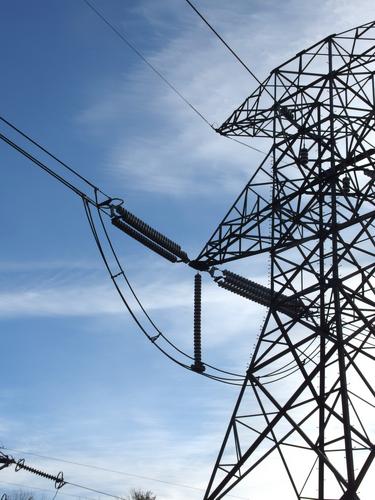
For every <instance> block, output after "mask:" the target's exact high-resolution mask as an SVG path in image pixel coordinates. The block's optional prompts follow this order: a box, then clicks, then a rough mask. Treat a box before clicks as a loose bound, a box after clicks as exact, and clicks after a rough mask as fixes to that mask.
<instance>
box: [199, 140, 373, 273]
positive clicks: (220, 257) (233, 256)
mask: <svg viewBox="0 0 375 500" xmlns="http://www.w3.org/2000/svg"><path fill="white" fill-rule="evenodd" d="M374 156H375V148H369V149H368V150H366V151H362V152H360V153H357V154H354V155H350V156H348V157H347V158H344V159H343V158H341V159H338V162H337V164H336V166H335V169H334V171H333V170H332V169H330V168H329V169H326V170H325V171H323V172H322V173H321V175H320V176H317V175H315V176H312V175H311V176H310V175H308V176H306V177H305V179H304V180H303V182H302V183H300V186H299V187H298V188H297V189H296V190H295V191H292V192H291V193H289V194H286V195H284V196H283V197H280V198H279V199H277V200H276V201H273V202H267V201H266V199H265V196H264V195H260V194H257V193H256V192H255V189H256V188H257V187H258V184H257V183H254V182H250V183H249V184H248V185H247V186H246V187H245V189H244V190H243V191H242V193H241V194H240V196H239V197H238V198H237V200H236V201H235V203H234V204H233V205H232V207H231V209H230V210H229V212H228V213H227V215H226V216H225V218H224V219H223V221H222V222H221V223H220V225H219V226H218V228H217V229H216V231H215V233H214V234H213V235H212V237H211V238H210V240H209V241H208V242H207V243H206V245H205V247H204V248H203V250H202V251H201V253H200V254H199V256H198V257H197V259H196V260H194V261H191V262H190V265H191V266H192V267H196V268H198V269H208V268H209V267H211V266H215V265H219V264H223V263H225V262H230V261H234V260H238V259H243V258H245V257H249V256H252V255H257V254H260V253H265V252H269V251H272V250H282V249H287V248H292V247H294V246H297V245H300V244H302V243H305V242H307V241H311V240H314V239H318V238H319V237H321V236H322V230H321V229H319V228H317V229H316V230H315V231H312V230H310V231H309V233H308V234H307V235H306V236H301V232H300V231H297V230H298V229H299V228H300V227H301V226H303V224H304V223H303V219H304V217H305V216H306V215H307V214H308V212H309V210H310V209H311V203H310V204H307V205H306V206H305V207H304V208H303V209H300V211H299V212H293V211H292V210H290V207H291V205H292V203H293V202H297V201H298V199H299V198H302V197H303V196H304V194H305V193H306V192H311V193H313V192H314V191H315V190H316V189H317V187H318V186H319V185H320V184H321V183H322V182H323V183H324V184H326V185H327V186H329V185H330V183H332V180H333V179H335V178H337V179H339V178H340V175H341V174H342V172H343V171H344V170H345V169H348V168H353V169H356V170H362V171H363V172H364V174H365V175H366V176H368V177H370V178H371V181H369V183H368V184H369V185H370V184H371V183H372V180H373V177H374V176H375V168H374V167H375V165H374V161H373V157H374ZM358 164H361V165H360V166H358ZM364 166H371V167H373V168H372V170H370V169H367V168H364ZM373 172H374V173H373ZM326 194H328V191H327V193H326ZM360 196H362V197H363V198H365V197H368V199H369V200H370V201H372V202H373V199H372V200H371V197H369V195H368V193H367V191H364V192H363V193H362V194H360V193H359V194H358V196H357V198H359V197H360ZM275 211H278V212H279V213H284V216H285V227H284V230H283V232H282V233H281V234H280V236H279V238H278V239H277V240H275V239H274V240H273V241H271V238H270V235H269V221H270V219H271V217H272V214H273V213H274V212H275ZM374 217H375V211H374V210H367V211H366V212H364V213H360V214H359V213H356V212H353V213H352V214H351V215H350V217H348V219H347V220H346V221H343V222H340V223H339V224H336V226H335V227H333V226H332V225H330V224H327V225H326V226H325V228H324V236H329V234H331V232H332V230H336V231H337V230H341V229H346V228H348V227H350V226H352V225H355V224H357V223H359V222H362V221H365V220H366V219H369V218H374Z"/></svg>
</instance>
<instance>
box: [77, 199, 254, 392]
mask: <svg viewBox="0 0 375 500" xmlns="http://www.w3.org/2000/svg"><path fill="white" fill-rule="evenodd" d="M82 201H83V205H84V210H85V214H86V217H87V220H88V223H89V227H90V229H91V232H92V234H93V237H94V240H95V243H96V245H97V248H98V250H99V253H100V256H101V258H102V260H103V262H104V265H105V267H106V269H107V271H108V274H109V276H110V278H111V280H112V282H113V284H114V286H115V288H116V290H117V292H118V294H119V296H120V298H121V300H122V302H123V303H124V305H125V307H126V308H127V310H128V312H129V313H130V315H131V317H132V318H133V320H134V321H135V323H136V324H137V326H138V328H139V329H140V330H141V332H142V333H143V334H144V335H145V336H146V337H147V338H148V340H150V341H151V342H152V343H153V344H154V345H155V347H156V348H157V349H159V351H161V352H162V354H164V355H165V356H167V358H168V359H169V360H171V361H173V362H174V363H176V364H178V365H179V366H181V367H182V368H185V369H187V370H190V371H191V370H192V368H191V362H192V361H194V358H193V357H192V356H190V355H189V354H188V353H186V352H185V351H183V350H182V349H180V348H179V347H178V346H176V345H175V344H174V343H173V342H172V341H171V340H170V339H169V338H168V337H167V336H166V335H165V334H164V333H163V332H162V331H161V330H160V329H159V328H158V327H157V325H156V324H155V322H154V321H153V319H152V318H151V317H150V315H149V313H148V312H147V311H146V309H145V308H144V306H143V304H142V302H141V301H140V299H139V297H138V296H137V294H136V293H135V290H134V288H133V287H132V285H131V284H130V282H129V279H128V278H127V276H126V273H125V271H124V268H123V266H122V264H121V262H120V260H119V257H118V255H117V252H116V250H115V248H114V246H113V243H112V241H111V238H110V236H109V234H108V231H107V228H106V225H105V222H104V219H103V216H102V213H101V211H100V210H98V218H99V221H100V225H101V229H102V232H103V234H104V237H105V240H106V242H107V244H108V247H109V249H110V253H111V255H112V257H113V258H114V261H115V262H116V265H117V267H118V271H119V272H113V271H112V268H111V265H110V263H109V261H108V258H107V256H106V253H105V251H104V248H103V245H102V243H101V240H100V237H99V234H98V230H97V228H96V224H95V221H94V217H93V214H92V212H91V207H90V204H89V203H88V202H87V200H86V199H85V198H82ZM120 276H121V277H122V278H123V279H124V281H125V283H126V285H127V287H128V288H129V290H130V292H131V294H132V296H133V297H134V299H135V301H136V303H137V305H138V306H139V308H140V310H141V311H142V313H143V314H144V315H145V317H146V319H147V320H148V321H149V323H150V325H151V326H152V328H153V329H154V330H155V333H156V335H151V334H150V333H149V332H148V331H147V330H146V328H145V327H144V325H143V324H142V323H141V321H140V319H139V318H138V317H137V315H136V314H135V312H134V311H133V309H132V307H131V305H130V304H129V301H128V300H127V299H126V297H125V295H124V293H123V291H122V290H121V288H120V285H119V283H118V282H117V278H118V277H120ZM159 338H160V339H162V340H163V341H165V343H166V344H167V345H169V346H170V347H171V348H172V349H173V350H174V351H176V352H177V353H178V354H180V355H182V356H183V357H185V358H186V359H187V360H188V362H190V363H189V364H187V363H184V362H182V361H180V360H179V359H177V358H176V357H175V356H173V355H171V354H170V353H169V352H168V351H167V350H166V349H165V348H164V347H163V346H162V345H160V343H158V340H159ZM204 365H205V366H206V367H208V368H211V369H212V370H214V371H215V372H217V373H220V374H223V375H227V376H228V377H225V376H219V375H216V374H215V375H214V374H211V373H202V375H204V376H205V377H208V378H211V379H214V380H217V381H220V382H222V383H226V384H233V385H241V384H242V383H243V380H244V376H243V375H240V374H238V373H234V372H230V371H227V370H222V369H220V368H218V367H216V366H213V365H211V364H208V363H204Z"/></svg>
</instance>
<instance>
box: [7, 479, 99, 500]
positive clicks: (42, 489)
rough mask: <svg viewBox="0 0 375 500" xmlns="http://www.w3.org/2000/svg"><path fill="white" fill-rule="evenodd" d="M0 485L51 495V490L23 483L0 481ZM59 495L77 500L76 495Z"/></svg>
mask: <svg viewBox="0 0 375 500" xmlns="http://www.w3.org/2000/svg"><path fill="white" fill-rule="evenodd" d="M0 484H8V485H9V486H16V487H17V488H27V489H31V490H37V491H45V492H47V493H52V491H51V490H47V488H38V487H37V486H31V485H29V484H24V483H11V482H9V481H0ZM57 491H60V490H57ZM60 495H64V496H66V497H72V498H78V495H72V494H70V493H64V492H63V491H60ZM79 498H84V499H85V500H92V498H89V497H81V496H79Z"/></svg>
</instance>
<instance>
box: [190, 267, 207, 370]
mask: <svg viewBox="0 0 375 500" xmlns="http://www.w3.org/2000/svg"><path fill="white" fill-rule="evenodd" d="M191 368H192V369H193V370H194V371H196V372H198V373H202V372H204V370H205V367H204V365H203V363H202V276H201V275H200V274H199V273H197V274H196V275H195V277H194V364H193V365H191Z"/></svg>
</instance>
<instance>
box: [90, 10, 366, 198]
mask: <svg viewBox="0 0 375 500" xmlns="http://www.w3.org/2000/svg"><path fill="white" fill-rule="evenodd" d="M360 3H361V8H358V7H357V8H355V7H354V6H353V4H351V3H350V2H346V1H343V0H341V1H340V0H332V1H323V0H321V1H318V2H317V3H316V2H315V3H314V5H312V4H310V3H308V2H297V1H296V0H289V1H287V2H283V4H277V5H276V4H275V3H274V2H272V1H268V2H255V4H254V5H253V6H252V8H251V9H249V6H248V4H247V3H246V2H239V3H238V4H236V5H233V4H231V5H226V4H224V3H220V4H217V2H215V3H213V2H209V3H208V4H207V5H204V6H203V5H202V6H200V7H201V9H202V11H204V13H205V15H206V16H207V17H208V19H209V20H210V21H211V22H212V23H213V24H214V26H215V27H216V28H217V29H218V30H219V32H220V33H222V34H223V36H224V38H225V39H226V40H228V41H229V42H230V44H231V45H232V46H233V48H234V49H235V50H237V51H238V53H239V54H240V56H241V57H242V58H243V59H244V60H245V61H246V63H248V64H249V66H250V67H251V69H252V70H253V71H254V72H255V73H256V74H257V75H259V78H260V79H263V78H264V76H266V75H267V74H268V72H269V71H270V70H271V69H272V68H273V67H274V66H277V65H279V64H281V63H282V62H283V61H285V60H287V59H288V58H289V57H291V56H293V55H294V54H295V53H296V52H298V51H300V50H302V49H304V48H305V47H307V46H309V45H311V44H312V43H315V42H316V41H318V40H319V39H321V38H323V37H325V36H327V35H328V34H330V33H331V32H332V31H336V32H339V31H341V30H344V29H348V28H350V27H352V25H353V24H359V23H361V22H366V21H368V20H370V19H369V17H370V18H371V15H372V14H373V10H374V9H373V7H372V4H371V2H369V1H367V0H363V1H362V2H360ZM356 5H357V4H356ZM139 10H140V15H142V16H143V17H144V18H146V19H147V21H148V25H149V27H150V31H151V30H152V29H155V30H159V31H161V32H163V31H162V27H163V21H162V20H163V16H165V15H166V14H167V13H168V14H169V16H170V15H171V12H172V13H173V15H174V16H175V22H177V23H180V24H181V25H182V26H183V29H181V30H179V31H178V32H177V33H174V36H171V35H170V33H169V32H168V38H167V39H166V42H165V43H164V44H163V46H162V48H160V49H159V50H158V51H154V52H153V53H152V54H151V55H149V56H148V57H149V59H150V61H151V62H152V64H154V65H155V67H157V68H158V69H160V70H161V71H162V72H164V74H165V75H166V76H167V78H169V79H170V81H171V82H173V83H174V84H175V85H176V87H177V88H178V89H179V90H180V91H181V92H182V93H183V95H185V96H186V97H187V98H188V99H189V100H190V101H191V102H192V103H193V105H194V106H196V107H197V108H198V109H199V110H200V111H201V112H202V113H203V114H204V115H205V116H206V117H207V118H208V120H209V121H210V122H211V121H212V122H216V123H217V124H220V123H221V122H222V121H223V120H224V119H225V118H226V117H227V116H228V115H229V114H230V113H231V112H232V111H233V109H235V108H236V107H237V106H238V105H239V104H240V103H241V102H242V101H243V100H244V99H245V98H246V96H247V95H249V94H250V92H251V91H252V90H253V89H254V88H255V87H256V86H257V83H256V82H255V81H254V80H253V79H252V78H251V77H250V75H249V74H248V73H246V71H245V70H244V69H243V68H242V67H241V66H240V65H239V63H238V62H237V61H235V59H234V58H233V57H232V56H231V55H230V54H229V53H227V51H226V49H225V47H223V46H222V45H221V43H220V42H219V41H218V40H217V39H216V38H215V37H214V36H213V35H212V33H210V32H209V31H208V29H207V27H205V26H204V25H203V24H202V22H201V20H200V19H199V18H198V17H196V16H195V14H194V13H193V12H192V11H190V9H189V10H187V9H185V10H184V9H182V8H180V9H176V8H175V6H174V5H173V2H167V3H165V4H164V5H163V7H162V8H160V5H158V8H157V9H156V8H155V6H154V5H152V3H150V2H146V3H142V6H141V7H140V9H139ZM354 10H355V12H356V15H355V16H354V15H353V14H354ZM291 12H293V15H291ZM168 19H169V17H168ZM286 27H287V29H286ZM124 29H125V30H126V24H124ZM165 29H166V28H165ZM153 76H154V75H152V74H151V76H150V70H149V68H146V67H143V66H142V65H141V66H140V67H139V69H138V71H136V72H135V73H133V74H132V81H131V80H129V79H125V80H123V81H122V82H121V83H120V84H118V85H117V90H116V92H115V93H112V94H111V95H108V94H107V95H101V96H98V99H97V101H96V102H92V103H91V105H90V106H89V107H88V108H87V109H85V110H83V111H82V114H81V118H82V119H85V121H86V123H87V126H88V127H90V126H95V123H99V122H102V121H103V120H104V121H107V120H110V119H111V118H112V119H114V118H115V117H116V116H117V115H118V114H119V113H124V114H122V116H126V114H125V113H126V108H127V106H130V107H131V109H132V108H133V107H134V106H136V107H137V108H138V112H139V113H141V114H142V116H143V117H144V116H149V123H148V122H145V124H144V128H143V130H142V134H138V132H137V130H136V131H135V132H134V131H133V132H132V133H130V134H129V130H128V129H127V131H126V134H124V133H118V134H117V139H115V142H114V144H113V149H112V151H110V152H109V156H108V158H109V160H108V161H109V164H111V165H112V166H114V167H112V169H113V173H114V175H116V176H117V177H118V178H119V179H121V180H122V181H123V182H124V183H125V180H126V181H127V182H128V183H129V182H130V185H131V186H132V189H135V190H138V191H141V190H142V191H150V192H157V193H162V194H165V195H169V196H177V197H183V198H189V197H193V196H195V195H202V194H206V195H208V194H210V195H217V193H218V192H223V191H229V192H236V191H238V190H239V189H240V187H241V186H242V185H243V183H244V182H245V180H246V179H247V176H248V175H249V172H250V171H251V170H252V169H253V168H254V166H256V165H257V164H258V163H259V162H260V161H261V159H262V156H261V155H259V154H257V153H254V152H252V151H250V150H248V149H246V148H244V147H242V146H241V145H238V144H234V143H232V142H231V141H228V140H226V139H225V138H221V137H217V136H215V134H214V133H213V132H212V131H210V130H209V128H208V127H207V126H206V124H204V123H203V122H201V121H200V119H199V118H198V117H197V116H196V115H194V114H193V113H192V112H191V110H189V109H188V108H187V107H186V105H185V104H184V103H183V102H182V101H180V100H179V98H178V97H177V96H175V95H174V94H173V93H172V92H171V90H170V89H168V88H167V87H165V86H164V84H162V83H160V82H159V81H158V80H157V78H156V76H155V82H154V84H151V83H150V79H151V80H152V78H151V77H153ZM146 96H147V97H146ZM111 110H112V112H111ZM143 119H144V118H143ZM125 121H126V120H125ZM116 123H117V120H116ZM120 130H122V127H121V126H119V131H120ZM115 135H116V134H115ZM122 137H126V139H123V138H122ZM250 144H253V145H255V146H256V147H258V148H259V147H260V148H261V149H262V148H263V149H266V150H267V149H268V148H269V145H268V144H267V143H266V144H265V143H263V142H262V141H259V140H257V141H252V142H250Z"/></svg>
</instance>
